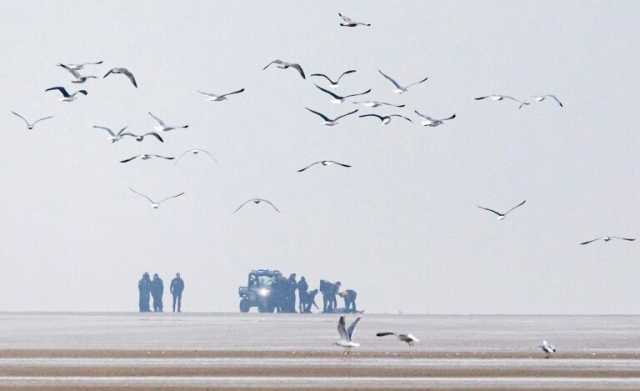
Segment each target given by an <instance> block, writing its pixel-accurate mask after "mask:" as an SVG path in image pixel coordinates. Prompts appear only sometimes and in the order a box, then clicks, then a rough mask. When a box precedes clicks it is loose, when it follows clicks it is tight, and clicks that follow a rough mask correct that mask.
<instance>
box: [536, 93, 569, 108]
mask: <svg viewBox="0 0 640 391" xmlns="http://www.w3.org/2000/svg"><path fill="white" fill-rule="evenodd" d="M532 98H533V100H535V101H536V102H542V101H544V100H545V99H547V98H550V99H553V100H554V101H556V103H557V104H558V106H560V107H564V104H563V103H562V102H560V99H558V97H557V96H555V95H553V94H548V95H536V96H532Z"/></svg>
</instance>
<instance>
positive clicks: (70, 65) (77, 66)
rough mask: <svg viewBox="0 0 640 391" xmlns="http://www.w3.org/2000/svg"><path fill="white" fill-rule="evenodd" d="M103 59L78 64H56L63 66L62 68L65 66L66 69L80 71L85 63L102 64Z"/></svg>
mask: <svg viewBox="0 0 640 391" xmlns="http://www.w3.org/2000/svg"><path fill="white" fill-rule="evenodd" d="M102 63H103V61H102V60H100V61H96V62H83V63H80V64H62V63H60V64H58V66H60V67H63V68H67V69H73V70H74V71H81V70H83V69H84V67H85V66H87V65H100V64H102Z"/></svg>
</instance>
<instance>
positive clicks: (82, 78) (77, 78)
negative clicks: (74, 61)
mask: <svg viewBox="0 0 640 391" xmlns="http://www.w3.org/2000/svg"><path fill="white" fill-rule="evenodd" d="M58 66H59V67H62V68H64V69H66V70H67V71H69V73H71V76H73V77H74V79H75V80H71V82H72V83H84V82H85V81H87V80H89V79H97V78H98V76H84V75H82V74H80V71H79V70H76V69H73V68H70V67H69V66H67V65H64V64H58Z"/></svg>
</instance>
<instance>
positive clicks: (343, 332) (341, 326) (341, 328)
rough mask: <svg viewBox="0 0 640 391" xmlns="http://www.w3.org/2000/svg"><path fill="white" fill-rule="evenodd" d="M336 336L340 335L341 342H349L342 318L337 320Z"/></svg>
mask: <svg viewBox="0 0 640 391" xmlns="http://www.w3.org/2000/svg"><path fill="white" fill-rule="evenodd" d="M338 334H340V339H342V340H343V341H348V340H349V334H348V333H347V329H346V325H345V321H344V316H340V319H338Z"/></svg>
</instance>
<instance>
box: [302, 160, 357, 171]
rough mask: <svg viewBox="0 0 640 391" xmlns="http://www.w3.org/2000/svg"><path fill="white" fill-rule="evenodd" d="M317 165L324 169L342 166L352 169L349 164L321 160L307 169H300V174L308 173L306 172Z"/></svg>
mask: <svg viewBox="0 0 640 391" xmlns="http://www.w3.org/2000/svg"><path fill="white" fill-rule="evenodd" d="M316 164H320V165H322V166H324V167H326V166H341V167H347V168H350V167H351V166H350V165H348V164H344V163H340V162H336V161H335V160H319V161H317V162H313V163H311V164H309V165H308V166H306V167H303V168H301V169H299V170H298V172H303V171H306V170H308V169H310V168H311V167H313V166H315V165H316Z"/></svg>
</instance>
